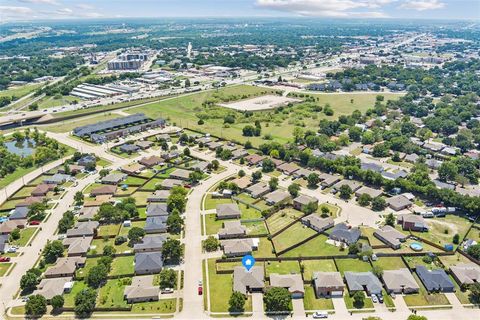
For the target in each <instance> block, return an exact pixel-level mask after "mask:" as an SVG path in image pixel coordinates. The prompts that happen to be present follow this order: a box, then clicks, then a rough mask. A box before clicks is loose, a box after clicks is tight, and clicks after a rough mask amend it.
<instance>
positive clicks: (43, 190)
mask: <svg viewBox="0 0 480 320" xmlns="http://www.w3.org/2000/svg"><path fill="white" fill-rule="evenodd" d="M56 186H57V185H56V184H47V183H42V184H39V185H38V186H36V187H35V189H33V191H32V192H31V193H30V194H31V196H32V197H45V196H46V195H47V193H49V192H50V191H53V190H54V189H55V187H56Z"/></svg>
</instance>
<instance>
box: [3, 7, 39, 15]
mask: <svg viewBox="0 0 480 320" xmlns="http://www.w3.org/2000/svg"><path fill="white" fill-rule="evenodd" d="M0 13H1V15H0V16H3V15H5V16H22V15H28V14H32V13H33V10H32V9H30V8H27V7H15V6H0Z"/></svg>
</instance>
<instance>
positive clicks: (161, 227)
mask: <svg viewBox="0 0 480 320" xmlns="http://www.w3.org/2000/svg"><path fill="white" fill-rule="evenodd" d="M167 218H168V216H154V217H147V219H146V221H145V227H143V230H145V232H146V233H163V232H167Z"/></svg>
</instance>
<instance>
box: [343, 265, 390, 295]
mask: <svg viewBox="0 0 480 320" xmlns="http://www.w3.org/2000/svg"><path fill="white" fill-rule="evenodd" d="M345 281H346V283H347V287H348V291H350V293H351V294H352V293H354V292H356V291H365V292H366V293H367V294H368V295H371V294H382V283H381V282H380V280H378V278H377V276H375V275H374V274H373V273H372V272H370V271H368V272H350V271H346V272H345Z"/></svg>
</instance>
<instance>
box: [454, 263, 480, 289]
mask: <svg viewBox="0 0 480 320" xmlns="http://www.w3.org/2000/svg"><path fill="white" fill-rule="evenodd" d="M450 272H451V273H452V275H453V277H454V278H455V280H456V281H457V282H458V283H459V284H460V285H470V284H474V283H475V282H480V267H479V266H478V265H476V264H474V263H463V264H458V265H456V266H451V267H450Z"/></svg>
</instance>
